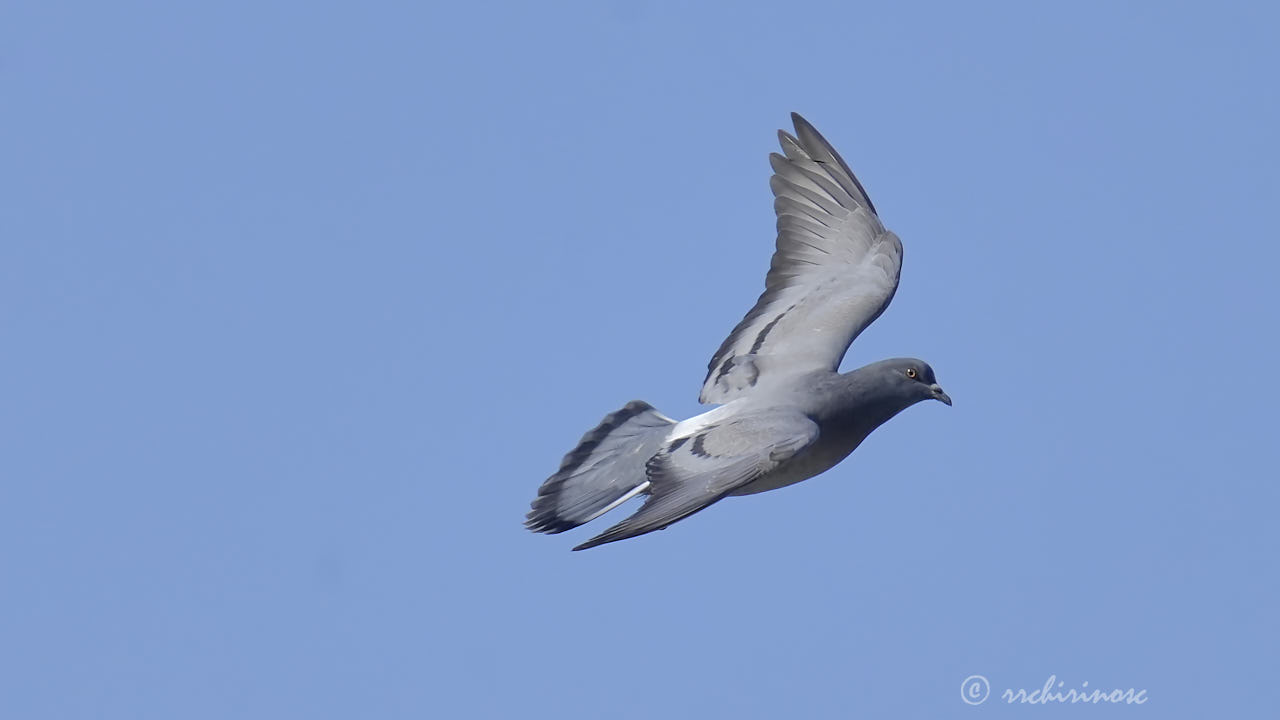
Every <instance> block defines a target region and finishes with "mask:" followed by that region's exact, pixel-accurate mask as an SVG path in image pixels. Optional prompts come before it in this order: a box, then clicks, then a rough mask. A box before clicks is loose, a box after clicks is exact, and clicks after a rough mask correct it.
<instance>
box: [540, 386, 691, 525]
mask: <svg viewBox="0 0 1280 720" xmlns="http://www.w3.org/2000/svg"><path fill="white" fill-rule="evenodd" d="M675 424H676V421H675V420H672V419H671V418H669V417H667V416H666V415H663V414H662V413H660V412H658V411H657V410H655V409H654V408H653V406H652V405H650V404H649V403H646V402H641V401H639V400H635V401H632V402H629V403H627V404H626V405H625V406H624V407H623V408H622V409H621V410H618V411H616V412H613V413H610V414H608V415H606V416H605V418H604V420H602V421H600V424H599V425H598V426H596V428H595V429H594V430H591V431H590V432H588V433H587V434H586V435H583V436H582V440H581V441H579V442H578V446H577V447H575V448H574V449H573V450H572V451H570V452H569V454H568V455H565V456H564V461H563V462H562V463H560V469H559V470H557V471H556V473H555V474H554V475H552V476H551V477H549V478H547V481H546V482H544V483H542V487H541V488H539V489H538V497H537V498H535V499H534V501H533V509H532V510H530V511H529V515H528V518H527V519H526V520H525V523H524V524H525V527H527V528H529V529H530V530H532V531H534V532H541V533H559V532H564V531H565V530H569V529H572V528H575V527H578V526H579V525H581V524H583V523H585V522H588V521H591V520H594V519H596V518H598V517H600V516H601V515H603V514H605V513H607V512H609V511H610V510H612V509H614V508H615V507H618V506H619V505H621V504H622V503H624V502H626V501H627V500H629V499H631V498H632V497H635V496H636V495H638V494H640V493H642V492H644V491H645V490H646V489H647V488H648V487H649V479H648V477H647V476H646V475H645V463H647V462H648V461H649V458H651V457H653V455H654V453H656V452H658V450H659V449H660V448H661V447H662V443H663V441H664V440H665V439H666V437H667V433H668V432H669V431H670V429H671V426H672V425H675Z"/></svg>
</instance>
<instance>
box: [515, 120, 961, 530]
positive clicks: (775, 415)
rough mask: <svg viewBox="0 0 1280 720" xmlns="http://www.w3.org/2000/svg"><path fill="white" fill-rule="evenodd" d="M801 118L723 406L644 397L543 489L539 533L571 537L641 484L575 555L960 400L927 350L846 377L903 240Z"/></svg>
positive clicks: (722, 371)
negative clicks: (908, 415)
mask: <svg viewBox="0 0 1280 720" xmlns="http://www.w3.org/2000/svg"><path fill="white" fill-rule="evenodd" d="M791 118H792V121H793V122H794V124H795V129H796V133H795V135H791V134H789V133H787V132H785V131H779V132H778V136H779V140H780V142H781V145H782V150H783V153H784V154H783V155H778V154H776V153H775V154H772V155H771V156H770V158H769V161H770V164H771V165H772V166H773V171H774V174H773V177H772V178H771V179H770V182H769V186H770V187H771V188H772V189H773V194H774V198H775V200H774V210H775V212H776V213H777V216H778V242H777V250H776V251H775V252H774V255H773V260H772V263H771V264H770V267H769V273H768V275H767V276H766V277H765V290H764V293H762V294H761V295H760V298H759V299H758V300H757V301H756V304H755V306H754V307H753V308H752V309H751V311H750V312H748V313H747V315H746V317H744V318H743V320H742V322H740V323H738V325H737V327H735V328H734V329H733V331H732V332H731V333H729V337H728V338H726V339H725V341H724V343H723V344H721V346H720V348H719V350H717V351H716V353H715V355H714V356H713V357H712V359H711V362H710V364H709V365H708V366H707V377H706V379H705V381H704V383H703V387H702V392H701V394H700V396H699V400H700V401H701V402H704V403H715V404H719V405H720V406H719V407H717V408H714V409H712V410H710V411H708V412H705V413H703V414H701V415H697V416H695V417H692V418H690V419H688V420H684V421H681V422H676V421H675V420H672V419H671V418H668V417H666V416H664V415H662V414H661V413H659V412H658V411H657V410H655V409H654V408H653V407H652V406H650V405H648V404H647V403H643V402H639V401H636V402H632V403H629V404H627V405H626V406H625V407H624V408H622V409H621V410H619V411H617V412H615V413H612V414H610V415H608V416H607V417H605V419H604V420H603V421H602V422H601V423H600V425H599V426H598V427H596V428H595V429H594V430H592V431H590V432H588V433H587V434H586V435H584V436H583V438H582V440H581V442H579V444H578V446H577V447H576V448H574V450H573V451H571V452H570V453H569V454H568V455H567V456H565V459H564V462H563V463H562V464H561V466H560V470H559V471H557V472H556V473H555V474H554V475H552V476H551V477H550V478H548V479H547V481H546V482H544V483H543V484H542V487H541V488H540V489H539V491H538V497H537V499H535V500H534V502H533V508H532V510H531V511H530V512H529V514H528V519H527V521H526V523H525V524H526V526H527V527H528V528H529V529H530V530H533V531H536V532H545V533H558V532H563V531H565V530H569V529H571V528H574V527H577V526H579V525H581V524H583V523H586V522H589V521H591V520H593V519H595V518H596V517H598V516H600V515H602V514H604V513H606V512H608V511H610V510H612V509H614V508H615V507H617V506H619V505H621V504H622V503H624V502H625V501H626V500H628V499H630V498H632V497H634V496H636V495H640V494H644V495H646V496H647V499H646V501H645V503H644V504H643V505H642V506H641V507H640V509H639V510H637V511H636V512H635V514H633V515H631V516H630V517H628V518H627V519H625V520H623V521H622V522H619V523H618V524H616V525H614V526H613V527H611V528H609V529H608V530H606V531H605V532H604V533H602V534H600V535H598V536H596V537H595V538H592V539H591V540H588V541H587V542H585V543H583V544H581V545H579V546H578V547H576V548H574V549H575V550H583V549H586V548H590V547H595V546H597V545H601V544H604V543H608V542H614V541H616V540H622V539H625V538H629V537H635V536H636V535H643V534H644V533H648V532H652V531H654V530H660V529H662V528H664V527H666V526H668V525H670V524H672V523H674V522H676V521H678V520H681V519H683V518H686V517H688V516H689V515H692V514H693V513H696V512H698V511H699V510H701V509H703V508H705V507H707V506H708V505H710V504H712V503H714V502H716V501H718V500H720V499H722V498H724V497H727V496H729V495H749V494H753V493H758V492H763V491H765V490H773V489H776V488H779V487H783V486H786V485H791V484H793V483H797V482H800V481H801V480H805V479H807V478H810V477H813V476H814V475H817V474H819V473H822V472H824V471H826V470H828V469H829V468H831V467H832V466H834V465H835V464H836V463H838V462H840V461H841V460H843V459H844V458H845V457H847V456H848V455H849V453H851V452H853V450H854V449H855V448H856V447H857V446H858V445H859V444H860V443H861V442H862V441H863V440H864V439H865V438H866V437H867V435H869V434H870V433H871V431H873V430H875V429H876V428H877V427H879V426H880V425H882V424H883V423H885V422H886V421H888V420H889V418H891V417H893V416H894V415H896V414H898V413H899V412H901V411H902V410H904V409H906V408H907V407H910V406H911V405H914V404H915V403H917V402H920V401H922V400H929V399H933V400H940V401H942V402H944V403H946V404H947V405H950V404H951V398H949V397H948V396H947V394H946V393H945V392H943V391H942V388H941V387H939V386H938V384H937V379H936V378H935V377H934V372H933V368H931V367H929V365H928V364H927V363H925V362H924V361H922V360H916V359H913V358H895V359H891V360H882V361H880V362H877V363H872V364H871V365H867V366H866V367H862V368H859V369H857V370H854V371H853V372H849V373H844V374H840V373H839V372H838V369H839V366H840V361H841V359H842V358H843V357H844V354H845V351H847V350H848V348H849V345H850V344H851V343H852V342H853V340H854V338H856V337H857V336H858V334H859V333H861V332H862V331H863V330H865V329H866V328H867V326H868V325H870V324H871V323H872V322H874V321H875V319H876V318H878V317H879V316H880V314H881V313H883V312H884V310H885V308H886V307H888V305H889V302H890V301H891V300H892V299H893V295H894V292H895V291H896V290H897V288H898V277H899V274H900V272H901V268H902V243H901V242H900V241H899V240H898V237H897V236H896V235H894V234H893V233H892V232H889V231H888V230H886V229H885V227H884V225H883V224H881V222H880V218H879V216H878V215H877V214H876V210H875V206H873V205H872V204H871V200H870V198H868V197H867V194H866V192H865V191H864V190H863V188H862V185H861V184H860V183H859V182H858V180H857V178H855V177H854V175H853V173H852V172H851V171H850V170H849V167H848V166H847V165H846V164H845V162H844V160H842V159H841V158H840V156H839V155H838V154H837V153H836V151H835V149H834V148H832V147H831V145H830V144H829V143H828V142H827V141H826V140H825V139H824V138H823V137H822V136H821V135H820V134H818V131H817V130H815V129H814V128H813V126H812V125H810V124H809V123H808V122H807V121H805V120H804V118H802V117H800V116H799V115H797V114H795V113H792V115H791Z"/></svg>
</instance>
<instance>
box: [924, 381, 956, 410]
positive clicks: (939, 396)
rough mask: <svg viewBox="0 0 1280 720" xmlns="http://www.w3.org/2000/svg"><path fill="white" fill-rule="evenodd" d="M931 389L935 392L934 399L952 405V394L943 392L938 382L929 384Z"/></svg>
mask: <svg viewBox="0 0 1280 720" xmlns="http://www.w3.org/2000/svg"><path fill="white" fill-rule="evenodd" d="M929 390H930V391H931V392H932V393H933V399H934V400H937V401H938V402H944V403H946V404H947V405H951V396H950V395H948V394H946V393H944V392H942V386H941V385H939V384H938V383H934V384H932V385H930V386H929Z"/></svg>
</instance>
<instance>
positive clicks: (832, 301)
mask: <svg viewBox="0 0 1280 720" xmlns="http://www.w3.org/2000/svg"><path fill="white" fill-rule="evenodd" d="M791 119H792V122H794V123H795V128H796V134H795V135H794V136H793V135H791V134H789V133H787V132H786V131H784V130H779V131H778V139H779V141H780V143H781V144H782V150H783V153H784V155H779V154H777V153H773V154H771V155H770V156H769V162H770V164H771V165H772V166H773V177H772V178H771V179H770V180H769V186H770V187H771V188H772V189H773V195H774V198H775V199H774V202H773V208H774V212H776V213H777V216H778V245H777V250H776V251H775V252H774V254H773V261H772V262H771V263H770V265H769V274H768V275H767V276H765V281H764V284H765V290H764V293H763V294H761V295H760V299H758V300H757V301H756V304H755V307H753V308H751V312H749V313H747V315H746V317H744V318H743V319H742V322H740V323H738V326H737V327H735V328H734V329H733V332H731V333H730V334H729V337H728V338H726V339H725V341H724V343H723V344H722V345H721V346H720V349H719V350H717V351H716V354H715V356H714V357H712V358H711V363H710V364H709V365H708V366H707V378H706V380H705V381H704V383H703V385H702V393H701V394H700V395H699V396H698V399H699V401H701V402H703V403H727V402H729V401H730V400H733V399H735V398H737V397H740V396H741V395H743V394H745V393H747V392H749V391H750V390H751V388H753V387H755V386H756V385H757V384H759V383H760V382H761V381H763V380H772V379H778V378H781V377H787V376H793V375H799V374H803V373H807V372H811V371H814V370H820V369H826V370H835V369H837V368H838V367H839V366H840V360H841V358H843V357H844V353H845V351H846V350H848V349H849V345H850V343H852V342H853V339H854V338H856V337H857V336H858V334H859V333H861V332H862V331H863V330H865V329H866V327H867V326H868V325H870V324H871V323H872V322H874V321H875V319H876V318H878V317H880V313H882V312H884V309H885V308H886V307H888V306H889V301H890V300H892V299H893V294H894V292H895V291H896V290H897V289H898V276H899V274H900V273H901V271H902V243H901V242H900V241H899V240H898V236H897V235H894V234H893V233H892V232H889V231H888V230H886V229H885V227H884V225H882V224H881V223H880V218H879V217H878V216H877V215H876V209H875V206H873V205H872V204H871V200H870V199H869V198H868V197H867V194H866V192H865V191H864V190H863V189H862V185H861V184H860V183H859V182H858V180H857V178H855V177H854V175H853V173H852V172H851V171H850V170H849V166H848V165H846V164H845V162H844V160H842V159H841V158H840V156H839V155H838V154H837V153H836V151H835V148H833V147H831V144H830V143H828V142H827V141H826V140H825V139H824V138H823V137H822V135H820V134H818V131H817V130H815V129H814V128H813V126H812V125H810V124H809V123H808V121H806V120H805V119H804V118H802V117H800V116H799V115H797V114H795V113H792V114H791Z"/></svg>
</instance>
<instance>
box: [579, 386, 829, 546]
mask: <svg viewBox="0 0 1280 720" xmlns="http://www.w3.org/2000/svg"><path fill="white" fill-rule="evenodd" d="M817 438H818V426H817V425H816V424H815V423H814V422H813V421H812V420H810V419H809V418H807V417H805V416H804V415H803V414H801V413H798V412H795V411H790V410H768V411H764V412H758V413H751V414H746V415H739V416H736V417H731V418H728V419H726V420H724V421H722V422H719V423H716V424H713V425H709V426H706V427H704V428H701V429H699V430H698V431H697V432H695V433H693V434H691V435H686V436H684V437H680V438H676V439H673V440H671V441H669V442H668V443H667V445H666V446H665V447H664V448H663V449H662V450H661V451H660V452H658V453H657V454H656V455H654V456H653V457H652V458H651V459H650V460H649V462H648V464H647V465H646V468H645V471H646V473H647V475H648V478H649V488H648V493H649V499H648V500H646V501H645V503H644V505H642V506H640V509H639V510H637V511H636V512H635V514H634V515H632V516H631V517H629V518H627V519H626V520H623V521H622V522H620V523H618V524H617V525H614V526H613V527H611V528H609V529H608V530H606V531H605V532H603V533H601V534H600V535H598V536H596V537H594V538H592V539H590V540H588V541H587V542H585V543H583V544H581V545H579V546H578V547H575V548H574V550H585V549H587V548H592V547H595V546H597V545H603V544H604V543H610V542H614V541H616V540H623V539H626V538H629V537H635V536H636V535H643V534H645V533H648V532H653V531H654V530H661V529H662V528H665V527H666V526H668V525H670V524H671V523H673V522H676V521H677V520H681V519H683V518H686V517H688V516H690V515H692V514H694V513H696V512H698V511H699V510H701V509H703V508H705V507H707V506H708V505H710V504H712V503H714V502H715V501H717V500H719V499H721V498H723V497H724V496H725V495H728V494H729V493H731V492H732V491H733V490H735V489H737V488H740V487H742V486H743V485H746V484H748V483H750V482H752V481H753V480H755V479H757V478H759V477H761V476H763V475H765V474H767V473H769V472H770V471H772V470H774V469H775V468H777V467H778V466H779V465H781V464H782V463H784V462H786V461H787V460H790V459H791V458H793V457H795V455H796V454H797V453H799V452H800V451H801V450H803V449H804V448H806V447H808V446H810V445H811V444H813V442H814V440H816V439H817Z"/></svg>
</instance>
